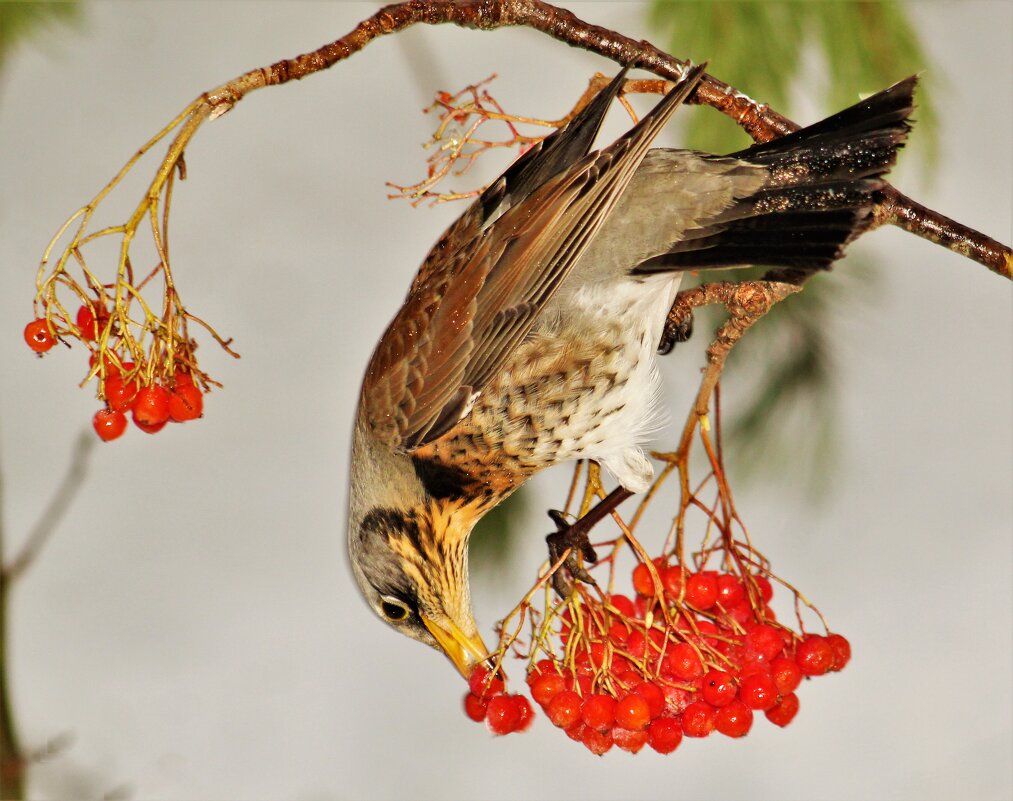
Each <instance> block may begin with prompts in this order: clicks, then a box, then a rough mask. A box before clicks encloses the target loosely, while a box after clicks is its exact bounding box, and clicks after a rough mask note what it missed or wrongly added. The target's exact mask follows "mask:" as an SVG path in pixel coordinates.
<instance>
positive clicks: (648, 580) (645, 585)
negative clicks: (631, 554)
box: [633, 563, 656, 597]
mask: <svg viewBox="0 0 1013 801" xmlns="http://www.w3.org/2000/svg"><path fill="white" fill-rule="evenodd" d="M633 589H635V590H636V591H637V592H638V593H640V594H641V595H643V596H644V597H650V596H653V595H655V594H656V590H655V586H654V577H653V576H652V575H651V569H650V568H649V567H648V566H647V565H645V564H643V563H641V564H639V565H637V566H636V567H635V568H634V569H633Z"/></svg>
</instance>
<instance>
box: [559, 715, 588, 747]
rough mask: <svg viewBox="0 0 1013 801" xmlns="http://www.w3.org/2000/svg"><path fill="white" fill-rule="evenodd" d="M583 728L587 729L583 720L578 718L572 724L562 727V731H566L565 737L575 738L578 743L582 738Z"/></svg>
mask: <svg viewBox="0 0 1013 801" xmlns="http://www.w3.org/2000/svg"><path fill="white" fill-rule="evenodd" d="M585 729H587V726H585V725H584V721H582V720H578V721H577V722H576V723H574V724H573V725H571V726H567V727H566V728H565V729H563V731H565V732H566V736H567V737H569V738H570V739H571V740H576V741H577V742H578V743H579V742H581V741H582V740H583V738H584V730H585Z"/></svg>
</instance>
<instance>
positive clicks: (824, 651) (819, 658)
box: [795, 634, 834, 676]
mask: <svg viewBox="0 0 1013 801" xmlns="http://www.w3.org/2000/svg"><path fill="white" fill-rule="evenodd" d="M795 661H796V662H797V663H798V667H799V670H801V671H802V674H803V675H805V676H822V675H823V674H824V673H826V672H827V671H828V670H830V668H831V667H833V665H834V650H833V648H831V647H830V643H828V642H827V641H826V638H825V637H820V636H819V635H818V634H810V635H808V636H807V637H806V638H805V639H804V640H802V642H800V643H799V644H798V648H797V649H796V650H795Z"/></svg>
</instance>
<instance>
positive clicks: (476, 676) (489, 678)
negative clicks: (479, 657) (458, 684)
mask: <svg viewBox="0 0 1013 801" xmlns="http://www.w3.org/2000/svg"><path fill="white" fill-rule="evenodd" d="M468 687H469V688H470V689H471V691H472V692H473V693H475V695H477V696H479V697H480V698H490V697H492V696H494V695H500V694H501V693H502V692H503V691H504V690H505V689H506V683H505V682H504V681H503V679H502V677H501V676H499V675H496V676H493V675H492V674H491V673H490V672H489V669H488V668H487V667H486V666H485V665H475V668H474V670H472V671H471V675H470V676H469V677H468Z"/></svg>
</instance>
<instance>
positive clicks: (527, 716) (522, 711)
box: [508, 694, 535, 731]
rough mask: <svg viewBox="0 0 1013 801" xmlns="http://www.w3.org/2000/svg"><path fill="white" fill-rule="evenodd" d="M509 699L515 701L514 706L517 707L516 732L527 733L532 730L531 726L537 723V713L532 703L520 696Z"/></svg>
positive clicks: (512, 696)
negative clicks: (532, 707) (533, 709)
mask: <svg viewBox="0 0 1013 801" xmlns="http://www.w3.org/2000/svg"><path fill="white" fill-rule="evenodd" d="M508 697H509V698H510V699H512V700H513V702H514V706H515V707H517V714H518V721H517V726H516V727H515V728H514V731H527V730H528V729H530V728H531V724H532V723H534V722H535V713H534V712H533V711H532V709H531V702H530V701H528V699H527V698H525V697H524V696H523V695H519V694H518V695H511V696H508Z"/></svg>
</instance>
